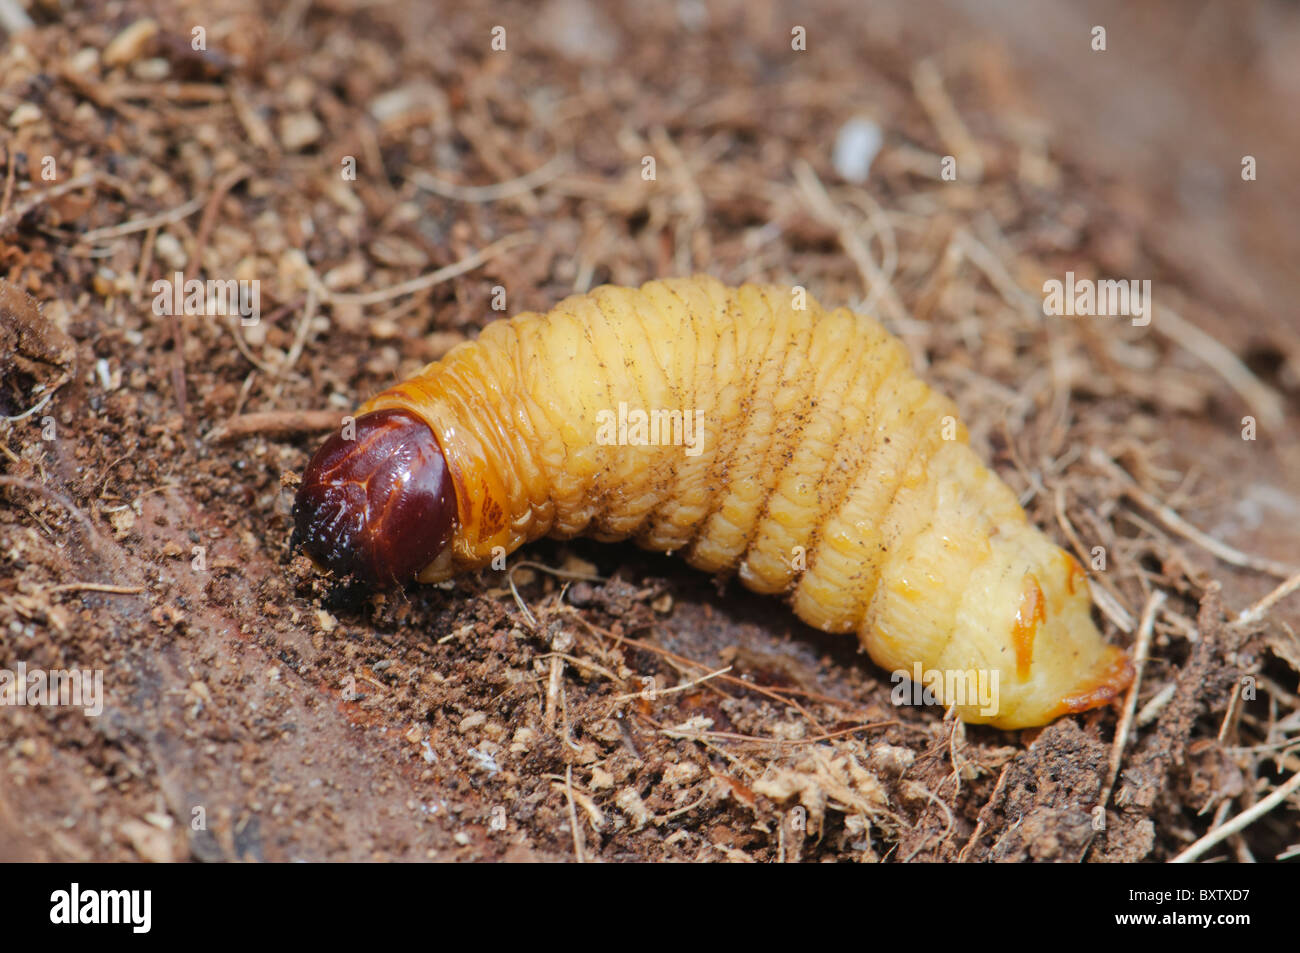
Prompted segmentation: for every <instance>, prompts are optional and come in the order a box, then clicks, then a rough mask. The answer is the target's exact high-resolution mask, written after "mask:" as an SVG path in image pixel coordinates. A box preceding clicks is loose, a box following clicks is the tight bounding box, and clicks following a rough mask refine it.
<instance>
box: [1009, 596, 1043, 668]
mask: <svg viewBox="0 0 1300 953" xmlns="http://www.w3.org/2000/svg"><path fill="white" fill-rule="evenodd" d="M1046 621H1047V603H1046V601H1045V600H1044V599H1043V590H1042V587H1040V586H1039V585H1038V577H1036V576H1035V575H1034V574H1033V573H1032V572H1031V573H1026V574H1025V588H1024V591H1023V592H1021V594H1020V608H1019V609H1018V610H1017V611H1016V621H1015V624H1014V625H1013V626H1012V628H1011V644H1012V645H1013V646H1015V649H1016V675H1017V677H1019V679H1020V680H1021V681H1022V682H1023V681H1024V680H1025V679H1027V678H1028V677H1029V664H1030V663H1031V662H1032V661H1033V660H1034V636H1036V635H1037V634H1038V626H1039V624H1040V623H1042V622H1046Z"/></svg>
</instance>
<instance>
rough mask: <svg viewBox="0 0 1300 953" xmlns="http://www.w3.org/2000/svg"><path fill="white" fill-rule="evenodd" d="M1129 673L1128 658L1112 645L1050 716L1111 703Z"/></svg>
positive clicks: (1127, 682) (1130, 676) (1125, 684)
mask: <svg viewBox="0 0 1300 953" xmlns="http://www.w3.org/2000/svg"><path fill="white" fill-rule="evenodd" d="M1133 672H1134V669H1133V663H1132V662H1131V661H1129V658H1128V656H1127V655H1125V654H1124V652H1123V651H1121V650H1120V649H1118V648H1116V647H1115V646H1113V645H1111V646H1107V647H1106V654H1105V656H1104V658H1103V660H1102V662H1101V664H1100V665H1098V666H1097V669H1096V671H1095V672H1094V673H1093V674H1092V675H1091V676H1090V677H1089V678H1088V679H1087V680H1086V681H1084V682H1083V683H1082V684H1081V685H1079V686H1078V687H1077V688H1076V689H1075V691H1074V692H1072V693H1071V694H1069V695H1066V696H1065V697H1064V698H1062V699H1061V701H1060V703H1059V704H1058V705H1057V706H1056V708H1055V709H1054V710H1053V711H1052V715H1051V717H1053V718H1058V717H1060V716H1061V715H1066V714H1077V713H1079V712H1081V711H1087V710H1088V709H1090V708H1098V707H1100V706H1102V705H1105V704H1107V703H1108V702H1111V701H1114V700H1115V699H1116V698H1118V697H1119V693H1120V692H1122V691H1123V690H1124V689H1126V688H1128V686H1129V685H1130V684H1131V683H1132V681H1133Z"/></svg>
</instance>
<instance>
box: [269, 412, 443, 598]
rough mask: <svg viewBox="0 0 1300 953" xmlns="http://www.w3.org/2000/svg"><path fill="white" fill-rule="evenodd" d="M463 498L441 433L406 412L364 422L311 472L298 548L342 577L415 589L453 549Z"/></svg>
mask: <svg viewBox="0 0 1300 953" xmlns="http://www.w3.org/2000/svg"><path fill="white" fill-rule="evenodd" d="M455 518H456V493H455V490H454V489H453V487H452V482H451V474H450V473H448V471H447V462H446V460H445V459H444V458H443V455H442V448H441V447H439V446H438V440H437V438H436V437H435V436H434V434H433V431H432V430H431V429H430V428H429V425H428V424H426V423H425V422H424V421H423V420H421V419H420V418H419V417H416V416H415V415H414V414H412V413H410V412H408V411H405V410H378V411H375V412H374V413H369V414H362V415H361V416H360V417H358V418H357V420H356V433H355V435H354V436H353V437H352V439H344V437H343V435H342V434H341V433H335V434H333V435H332V436H331V437H330V438H329V439H328V440H326V441H325V443H324V444H322V445H321V448H320V449H319V450H317V451H316V455H315V456H314V457H312V458H311V463H309V464H307V469H306V470H305V471H303V475H302V485H301V486H300V487H299V488H298V496H297V498H296V499H295V500H294V503H293V522H294V532H293V545H294V546H298V545H301V546H302V547H303V548H304V549H305V550H306V551H307V554H308V555H309V556H311V557H312V558H313V559H314V560H315V561H316V562H317V563H319V564H321V565H323V566H326V567H328V568H330V569H332V570H333V571H334V572H335V573H338V574H339V575H352V576H355V577H356V578H358V579H363V580H365V581H366V582H369V583H371V584H374V585H392V584H394V583H396V584H401V583H406V582H410V581H411V580H412V579H414V578H415V576H416V574H417V573H418V572H419V571H420V570H422V569H423V568H424V567H425V566H427V565H428V564H429V563H431V562H433V560H434V559H435V558H436V557H437V556H438V555H439V554H440V553H441V552H442V551H443V549H445V548H446V546H447V544H448V543H450V542H451V537H452V533H453V532H454V530H455V522H456V519H455Z"/></svg>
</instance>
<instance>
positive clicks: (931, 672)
mask: <svg viewBox="0 0 1300 953" xmlns="http://www.w3.org/2000/svg"><path fill="white" fill-rule="evenodd" d="M798 303H799V302H798V300H797V299H796V297H795V296H794V294H793V293H792V292H791V291H790V290H787V289H778V288H771V287H760V286H754V285H745V286H743V287H740V288H728V287H725V286H724V285H721V284H719V283H718V282H717V281H714V280H713V279H711V278H705V277H696V278H690V279H675V280H666V281H652V282H649V283H648V284H646V285H644V286H643V287H641V288H640V289H639V290H638V289H629V288H618V287H610V286H606V287H601V288H597V289H596V290H594V291H592V292H591V293H589V294H586V295H578V296H574V297H571V298H568V299H566V300H564V301H562V302H561V303H560V304H559V305H557V306H556V307H555V309H554V310H552V311H551V312H550V313H549V314H546V315H539V314H531V313H530V314H521V315H519V316H518V317H516V318H514V319H512V320H509V321H498V322H496V323H494V324H491V325H489V326H488V327H487V328H485V329H484V331H483V333H482V334H481V335H480V336H479V338H478V340H476V341H473V342H468V343H465V344H462V345H460V346H459V347H457V348H456V349H455V350H453V351H452V352H450V353H449V354H448V355H447V356H446V357H445V358H443V359H442V360H441V361H438V362H436V363H434V364H431V365H429V366H428V367H426V368H425V369H424V370H423V371H422V372H421V373H420V374H419V375H417V376H416V377H414V378H411V379H410V380H408V381H405V382H403V383H402V384H400V385H398V386H397V387H394V388H392V389H391V390H388V391H385V392H384V393H382V394H379V395H378V396H376V397H375V398H374V399H372V400H371V401H369V402H368V403H367V404H366V405H365V406H364V407H363V408H362V412H368V411H372V410H378V409H381V408H389V407H399V408H404V409H407V410H410V411H413V412H414V413H416V414H417V415H418V416H420V417H421V418H423V419H424V420H426V421H427V422H428V423H429V425H430V426H431V427H432V428H433V430H434V433H435V434H436V435H437V437H438V440H439V443H440V444H441V446H442V449H443V453H444V456H445V457H446V459H447V464H448V468H449V470H450V472H451V475H452V478H453V481H454V484H455V488H456V494H457V502H458V516H459V520H458V526H457V529H456V535H455V538H454V541H453V544H452V547H451V548H450V549H449V550H448V551H447V553H446V554H444V556H443V557H441V558H440V559H438V560H437V561H436V562H435V563H434V564H433V565H431V566H430V567H429V568H428V569H426V570H425V572H424V573H423V574H422V575H421V579H423V580H424V581H437V580H441V579H446V578H448V577H450V576H452V575H454V574H455V573H458V572H461V571H465V570H470V569H476V568H481V567H484V566H486V565H488V564H489V563H490V562H491V560H492V557H493V555H494V552H496V553H500V552H505V553H510V552H513V551H514V550H515V549H517V548H518V547H520V546H522V545H523V544H525V543H527V542H529V541H530V540H533V539H537V538H539V537H541V536H544V535H548V534H549V535H552V536H559V537H572V536H576V535H579V534H585V535H590V536H594V537H596V538H599V539H603V540H620V539H627V538H633V539H635V540H636V541H637V542H638V543H639V544H641V545H642V546H645V547H647V548H650V549H655V550H660V551H667V552H680V553H682V555H683V556H684V557H685V558H686V560H687V561H688V562H689V563H691V564H692V565H693V566H696V567H698V568H700V569H704V570H708V571H711V572H719V573H730V572H735V573H736V574H737V575H738V576H739V578H740V580H741V582H742V583H743V584H744V585H745V586H746V587H748V588H749V589H752V590H753V591H755V592H762V593H771V594H774V595H782V596H784V597H785V598H786V599H787V600H788V601H789V602H790V604H791V606H792V607H793V609H794V611H795V613H796V614H797V615H798V616H799V617H800V618H801V619H803V620H805V621H806V622H808V623H809V624H811V625H814V626H816V627H818V628H820V629H824V630H826V631H828V632H856V633H857V635H858V637H859V639H860V640H861V642H862V644H863V646H865V648H866V649H867V651H868V652H869V653H870V655H871V657H872V658H873V659H874V660H875V661H876V662H877V663H878V664H880V665H881V666H883V667H884V668H886V669H889V670H891V671H896V672H897V671H902V672H904V673H905V674H906V675H907V676H908V677H909V678H912V677H914V676H915V674H916V672H917V670H916V664H917V663H920V666H921V670H922V681H924V682H927V683H931V682H933V684H934V687H935V690H936V691H935V693H936V695H937V699H936V700H937V701H938V702H939V703H941V704H944V705H952V704H956V705H957V710H958V713H959V714H960V715H961V717H962V718H963V719H965V720H967V721H973V722H988V723H991V724H994V725H997V726H999V727H1003V728H1022V727H1028V726H1032V725H1040V724H1045V723H1047V722H1048V721H1050V720H1052V719H1053V718H1055V717H1057V716H1059V715H1061V714H1064V713H1066V712H1071V711H1081V710H1083V709H1086V708H1091V707H1095V706H1096V705H1099V704H1103V703H1105V702H1106V701H1108V700H1110V699H1111V698H1112V697H1114V696H1115V694H1117V692H1118V691H1120V690H1121V689H1122V688H1123V687H1124V685H1126V684H1127V682H1128V680H1129V678H1130V677H1131V672H1132V669H1131V666H1130V665H1129V663H1128V661H1127V659H1126V658H1125V656H1124V654H1123V653H1122V652H1121V651H1120V650H1119V649H1117V648H1114V647H1112V646H1109V645H1107V644H1105V643H1104V642H1103V641H1102V639H1101V636H1100V634H1099V633H1098V632H1097V630H1096V628H1095V626H1094V625H1093V623H1092V621H1091V618H1090V616H1089V607H1090V600H1089V595H1088V586H1087V580H1086V578H1085V577H1084V573H1083V570H1082V569H1081V568H1080V567H1079V565H1078V563H1076V562H1075V561H1074V560H1073V559H1072V558H1071V557H1070V556H1069V555H1068V554H1066V553H1065V552H1064V551H1063V550H1061V549H1060V548H1059V547H1057V546H1056V545H1054V544H1053V543H1052V542H1051V541H1050V540H1048V539H1047V537H1045V536H1044V535H1043V534H1042V533H1041V532H1039V530H1038V529H1037V528H1036V527H1034V526H1033V525H1031V524H1030V523H1029V521H1028V520H1027V518H1026V516H1025V513H1024V511H1023V510H1022V509H1021V507H1020V506H1019V504H1018V503H1017V501H1016V499H1015V496H1014V495H1013V494H1012V492H1011V491H1010V489H1008V487H1007V486H1006V485H1005V484H1004V483H1002V481H1001V480H999V479H998V478H997V476H996V475H994V474H993V473H991V472H990V471H989V470H988V469H987V468H986V467H985V466H984V465H983V464H982V463H981V462H980V460H979V459H978V458H977V457H976V456H975V454H974V452H973V451H972V450H971V449H970V447H969V446H968V445H967V442H966V440H967V436H966V431H965V428H964V427H963V426H962V424H961V423H960V422H959V421H958V420H957V413H956V409H955V407H954V406H953V404H952V402H951V401H949V400H948V399H947V398H945V397H943V396H941V395H939V394H937V393H935V392H934V391H933V390H931V389H930V388H929V387H928V386H927V385H926V384H925V383H923V382H922V381H921V380H919V379H918V378H917V377H916V376H915V375H914V374H913V373H912V371H911V369H910V367H909V363H908V359H907V354H906V352H905V351H904V349H903V347H902V345H901V344H900V343H899V342H898V341H897V340H896V339H894V338H893V337H892V336H891V335H890V334H889V333H888V332H886V331H885V330H884V328H882V327H881V325H880V324H879V323H878V322H876V321H874V320H872V319H870V318H867V317H863V316H862V315H857V314H854V313H852V312H850V311H848V310H846V309H844V308H840V309H837V310H834V311H824V310H822V308H821V307H820V306H819V305H818V304H817V303H816V302H815V301H813V300H812V299H811V297H809V298H807V300H806V306H805V307H803V308H801V309H797V308H796V307H795V306H794V305H795V304H798ZM638 410H639V411H641V412H644V413H645V414H646V415H647V417H649V416H650V415H651V414H652V413H653V412H655V411H658V412H660V413H659V417H658V419H659V420H660V422H661V424H662V423H663V421H665V420H668V419H669V417H670V415H669V413H668V412H671V411H674V410H675V411H678V412H680V413H683V414H689V415H690V418H689V419H690V420H691V421H692V422H693V421H694V420H696V419H698V420H699V421H700V422H701V423H702V425H703V426H702V434H699V435H697V436H698V438H699V439H698V443H697V444H695V445H694V446H685V445H683V444H687V443H689V440H688V437H689V436H691V435H689V434H687V433H686V432H684V431H683V430H682V429H681V428H680V427H679V428H677V429H676V430H673V429H672V428H665V427H663V426H661V427H660V428H659V433H658V437H659V440H660V442H659V443H657V444H648V443H647V442H646V440H642V439H639V438H642V437H644V438H646V439H650V438H653V437H654V434H653V433H651V432H649V429H648V428H647V429H646V430H645V431H640V430H637V429H636V427H635V426H634V425H633V421H635V420H636V417H635V414H634V413H633V412H634V411H638ZM624 411H625V413H624ZM697 411H698V412H699V413H698V414H697V413H696V412H697ZM611 419H615V420H618V421H620V422H622V421H623V420H626V421H627V422H628V426H627V428H626V432H624V431H623V430H620V429H618V428H615V432H614V433H613V434H611V427H610V421H611ZM677 419H682V418H677ZM676 422H677V421H676V419H673V420H672V423H673V424H674V425H675V424H676ZM688 450H692V451H694V452H687V451H688ZM498 547H500V549H498ZM945 673H947V676H948V677H947V679H944V678H943V675H944V674H945ZM960 673H970V676H974V677H979V678H982V679H984V682H983V683H982V684H984V685H985V686H986V687H987V686H988V685H989V684H993V682H994V680H995V681H996V685H995V688H996V699H995V703H994V704H993V705H992V706H990V705H989V704H988V703H987V702H988V699H987V698H984V699H977V698H976V697H975V694H974V692H973V691H971V692H968V693H966V695H965V696H964V697H946V696H952V695H953V694H954V692H953V686H954V685H956V684H957V682H954V680H953V677H954V674H960ZM936 675H938V676H939V678H938V679H937V680H935V676H936ZM968 684H970V683H968ZM945 685H947V686H948V687H947V689H946V690H945V688H944V686H945Z"/></svg>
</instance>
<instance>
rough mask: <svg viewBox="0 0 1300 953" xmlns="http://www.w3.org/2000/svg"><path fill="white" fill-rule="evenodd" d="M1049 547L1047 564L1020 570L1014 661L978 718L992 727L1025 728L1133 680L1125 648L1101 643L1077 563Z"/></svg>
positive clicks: (1110, 696)
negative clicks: (997, 700)
mask: <svg viewBox="0 0 1300 953" xmlns="http://www.w3.org/2000/svg"><path fill="white" fill-rule="evenodd" d="M1044 543H1045V544H1046V540H1044ZM1047 545H1050V544H1047ZM1053 549H1054V550H1055V553H1054V558H1053V559H1051V560H1050V563H1048V564H1046V565H1044V564H1042V563H1040V564H1039V565H1038V566H1036V567H1035V568H1034V569H1032V570H1030V571H1028V572H1026V573H1024V575H1023V577H1022V580H1021V583H1020V592H1019V602H1018V605H1017V606H1016V611H1015V615H1014V618H1013V620H1012V623H1011V628H1010V654H1012V655H1013V657H1014V662H1013V664H1011V665H1009V666H1006V668H1007V669H1009V670H1008V671H1005V672H1004V685H1003V690H1002V699H1001V701H1002V704H1001V705H1000V707H999V711H998V712H997V714H996V715H995V717H993V718H988V719H978V720H987V721H988V722H989V723H990V724H992V725H995V726H996V727H999V728H1009V729H1018V728H1033V727H1038V726H1040V725H1046V724H1048V723H1049V722H1052V721H1055V720H1056V719H1057V718H1060V717H1061V716H1063V715H1071V714H1078V713H1080V712H1084V711H1088V710H1090V709H1093V708H1101V707H1103V706H1105V705H1109V704H1110V703H1112V702H1114V701H1115V700H1116V699H1118V698H1119V697H1120V696H1121V695H1122V694H1123V692H1124V690H1125V689H1126V688H1128V686H1129V685H1130V684H1131V683H1132V681H1133V674H1134V669H1133V663H1132V662H1131V661H1130V660H1129V658H1128V655H1127V654H1126V653H1125V652H1124V651H1123V650H1122V649H1120V648H1118V647H1117V646H1114V645H1110V644H1108V643H1107V642H1106V641H1105V640H1104V639H1103V638H1102V634H1101V632H1100V631H1098V629H1097V626H1096V625H1095V624H1094V623H1093V621H1092V614H1091V607H1092V599H1091V595H1090V592H1089V588H1088V581H1087V577H1086V575H1085V574H1084V571H1083V569H1082V568H1081V567H1080V566H1079V564H1078V563H1077V562H1076V561H1075V560H1074V559H1073V557H1071V556H1070V555H1068V554H1067V553H1065V552H1064V551H1062V550H1059V549H1055V547H1053ZM1062 566H1063V567H1064V568H1063V569H1061V568H1059V567H1062Z"/></svg>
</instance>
